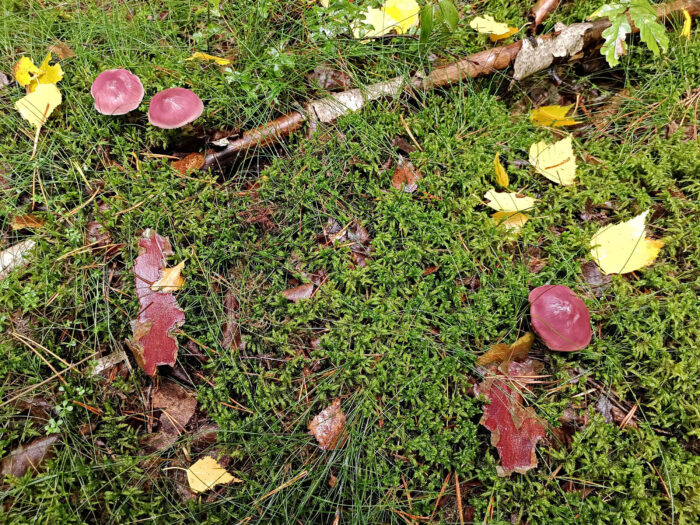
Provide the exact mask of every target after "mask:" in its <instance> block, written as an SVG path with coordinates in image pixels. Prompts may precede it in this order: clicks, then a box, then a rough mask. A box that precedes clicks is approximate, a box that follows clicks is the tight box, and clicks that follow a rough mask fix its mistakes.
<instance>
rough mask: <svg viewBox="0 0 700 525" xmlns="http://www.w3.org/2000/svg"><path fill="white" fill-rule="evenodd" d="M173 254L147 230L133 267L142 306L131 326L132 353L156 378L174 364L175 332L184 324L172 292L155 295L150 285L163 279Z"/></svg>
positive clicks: (156, 293)
mask: <svg viewBox="0 0 700 525" xmlns="http://www.w3.org/2000/svg"><path fill="white" fill-rule="evenodd" d="M172 253H173V251H172V248H171V246H170V241H168V239H167V238H166V237H162V236H160V235H158V234H157V233H156V232H154V231H152V230H150V229H147V230H146V231H145V232H144V233H143V237H142V238H141V240H140V241H139V256H138V257H137V258H136V261H135V263H134V280H135V282H136V295H137V296H138V298H139V304H140V306H141V308H140V311H139V316H138V318H137V319H136V320H134V321H132V322H131V327H132V330H133V333H134V336H133V340H132V345H131V347H132V350H133V352H134V356H135V357H136V361H137V362H138V364H139V366H140V367H141V368H142V369H143V370H144V371H145V372H146V374H148V375H150V376H153V375H155V373H156V367H157V366H159V365H170V366H173V365H174V364H175V360H176V359H177V339H176V338H175V337H174V336H173V335H172V331H173V330H174V329H175V328H177V327H179V326H182V324H183V323H184V322H185V313H184V312H183V311H182V310H181V309H180V307H179V306H178V305H177V300H176V299H175V297H174V296H173V294H172V293H170V292H154V291H152V290H151V284H153V283H154V282H156V281H158V280H159V279H160V278H161V277H162V276H163V268H164V267H165V257H166V256H168V255H171V254H172Z"/></svg>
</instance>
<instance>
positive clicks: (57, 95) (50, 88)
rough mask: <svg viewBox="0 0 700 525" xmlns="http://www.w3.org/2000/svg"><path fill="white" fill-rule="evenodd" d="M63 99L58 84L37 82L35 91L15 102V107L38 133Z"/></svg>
mask: <svg viewBox="0 0 700 525" xmlns="http://www.w3.org/2000/svg"><path fill="white" fill-rule="evenodd" d="M61 100H62V98H61V92H60V91H59V89H58V88H57V87H56V84H37V86H36V88H35V90H34V92H33V93H29V94H28V95H25V96H24V97H22V98H21V99H19V100H18V101H17V102H15V109H16V110H17V111H19V114H20V115H22V118H23V119H24V120H26V121H27V122H29V123H30V124H31V125H32V126H34V127H35V128H36V130H37V133H38V132H39V130H40V129H41V126H43V125H44V122H46V119H47V118H49V115H51V112H52V111H53V110H54V109H56V107H58V106H59V105H60V104H61Z"/></svg>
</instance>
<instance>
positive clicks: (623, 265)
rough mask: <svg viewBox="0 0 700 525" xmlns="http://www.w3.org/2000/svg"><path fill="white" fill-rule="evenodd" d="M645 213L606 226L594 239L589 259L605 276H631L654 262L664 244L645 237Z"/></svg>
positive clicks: (646, 212)
mask: <svg viewBox="0 0 700 525" xmlns="http://www.w3.org/2000/svg"><path fill="white" fill-rule="evenodd" d="M648 213H649V211H648V210H647V211H645V212H644V213H642V214H641V215H637V216H636V217H635V218H633V219H630V220H629V221H626V222H621V223H620V224H611V225H608V226H605V227H604V228H602V229H600V230H599V231H598V232H597V233H596V234H595V235H594V236H593V238H592V239H591V257H593V259H594V260H595V262H596V263H598V266H600V269H601V270H602V271H603V273H604V274H605V275H610V274H611V273H629V272H633V271H635V270H639V269H640V268H643V267H645V266H649V265H650V264H651V263H652V262H654V259H656V256H657V255H658V254H659V251H661V248H663V246H664V243H663V241H656V240H653V239H647V238H646V237H645V226H646V225H645V221H646V217H647V214H648Z"/></svg>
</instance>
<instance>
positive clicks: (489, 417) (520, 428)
mask: <svg viewBox="0 0 700 525" xmlns="http://www.w3.org/2000/svg"><path fill="white" fill-rule="evenodd" d="M514 364H515V363H514ZM494 372H495V369H494V371H490V372H489V375H486V376H485V379H484V381H482V382H481V383H479V385H477V387H476V391H477V393H479V394H482V395H483V396H484V397H486V399H487V400H490V401H491V403H490V404H488V405H484V415H483V416H482V418H481V421H479V423H481V424H482V425H484V426H485V427H486V428H488V429H489V430H490V431H491V444H492V445H493V446H494V447H496V449H497V450H498V456H499V457H500V458H501V465H500V466H499V467H497V471H498V475H499V476H509V475H510V474H511V473H512V472H513V471H515V472H519V473H520V474H523V473H525V472H527V471H528V470H530V469H531V468H533V467H535V466H537V456H536V455H535V445H536V444H537V442H538V441H539V440H540V439H542V438H543V437H544V434H545V427H544V425H543V424H542V422H541V421H540V419H539V418H538V417H537V414H536V413H535V410H534V409H533V408H532V407H527V408H525V407H524V406H523V398H522V396H521V395H520V393H519V392H518V386H517V384H516V383H515V382H513V381H511V380H510V377H509V376H504V375H502V374H500V373H497V375H494ZM511 373H512V372H511Z"/></svg>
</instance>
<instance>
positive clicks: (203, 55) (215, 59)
mask: <svg viewBox="0 0 700 525" xmlns="http://www.w3.org/2000/svg"><path fill="white" fill-rule="evenodd" d="M185 60H210V61H213V62H216V63H217V64H219V65H220V66H227V65H229V64H230V63H231V61H230V60H229V59H228V58H222V57H215V56H214V55H209V54H207V53H200V52H199V51H197V52H196V53H192V56H191V57H189V58H186V59H185Z"/></svg>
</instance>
